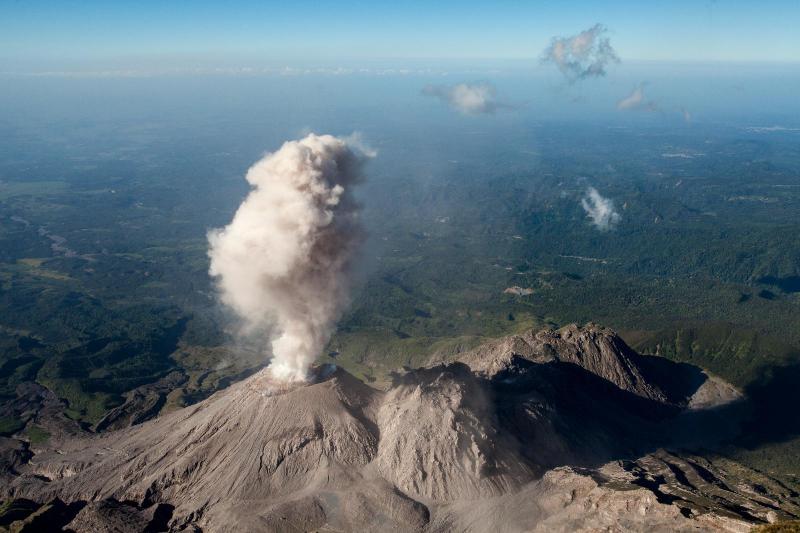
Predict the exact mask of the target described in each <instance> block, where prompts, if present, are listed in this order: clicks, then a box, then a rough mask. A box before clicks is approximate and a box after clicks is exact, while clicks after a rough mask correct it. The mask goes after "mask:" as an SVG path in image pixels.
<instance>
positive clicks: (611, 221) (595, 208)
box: [581, 187, 622, 231]
mask: <svg viewBox="0 0 800 533" xmlns="http://www.w3.org/2000/svg"><path fill="white" fill-rule="evenodd" d="M581 206H583V210H584V211H586V216H588V217H589V218H590V219H591V220H592V224H594V226H595V227H596V228H597V229H599V230H600V231H610V230H613V229H614V228H615V227H616V226H617V224H619V221H620V220H622V216H620V214H619V213H617V211H616V209H615V208H614V201H613V200H611V199H610V198H605V197H603V196H602V195H601V194H600V193H599V192H597V189H595V188H594V187H589V188H588V189H586V196H585V197H583V198H582V199H581Z"/></svg>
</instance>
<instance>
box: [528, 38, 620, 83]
mask: <svg viewBox="0 0 800 533" xmlns="http://www.w3.org/2000/svg"><path fill="white" fill-rule="evenodd" d="M607 32H608V29H607V28H606V27H605V26H603V25H602V24H595V25H594V26H592V27H591V28H589V29H587V30H583V31H582V32H580V33H579V34H577V35H572V36H570V37H553V40H552V41H551V42H550V46H548V47H547V48H546V49H545V51H544V53H543V55H542V62H543V63H553V64H554V65H555V66H556V67H558V70H560V71H561V73H562V74H563V75H564V77H566V78H567V81H568V82H569V83H574V82H576V81H579V80H583V79H586V78H597V77H600V76H605V75H606V67H607V66H608V65H609V64H612V63H619V57H618V56H617V53H616V52H615V51H614V48H613V47H612V46H611V41H610V40H609V38H608V37H606V36H605V34H606V33H607Z"/></svg>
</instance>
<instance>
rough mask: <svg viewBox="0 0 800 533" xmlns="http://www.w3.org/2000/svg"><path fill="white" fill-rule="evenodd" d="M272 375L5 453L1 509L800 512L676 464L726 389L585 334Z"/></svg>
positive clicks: (715, 421)
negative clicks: (380, 367) (357, 370)
mask: <svg viewBox="0 0 800 533" xmlns="http://www.w3.org/2000/svg"><path fill="white" fill-rule="evenodd" d="M268 372H269V371H268V370H267V369H265V370H264V371H262V372H260V373H258V374H255V375H253V376H251V377H250V378H248V379H246V380H244V381H241V382H239V383H236V384H234V385H232V386H230V387H229V388H227V389H225V390H222V391H220V392H218V393H216V394H214V395H213V396H212V397H210V398H208V399H207V400H205V401H203V402H200V403H198V404H196V405H193V406H190V407H187V408H184V409H181V410H179V411H176V412H172V413H170V414H167V415H164V416H162V417H160V418H157V419H155V420H151V421H148V422H145V423H142V424H140V425H136V426H133V427H130V428H128V429H123V430H119V431H116V432H110V433H107V434H103V435H97V436H89V437H82V438H63V439H61V442H60V443H55V442H54V443H53V445H52V446H50V447H48V448H41V449H39V448H33V449H30V450H25V453H20V454H19V455H18V456H17V458H16V460H15V461H11V460H9V459H8V457H9V454H8V453H7V454H6V465H5V467H6V473H5V474H4V484H3V485H4V487H5V490H4V492H5V493H6V494H5V495H6V496H7V497H11V498H16V500H15V501H16V502H38V504H47V505H45V506H44V507H42V508H40V509H39V510H38V511H36V513H33V514H29V516H28V517H27V518H25V517H24V513H23V517H22V521H20V522H17V523H16V527H24V526H25V524H26V522H25V520H27V521H28V522H27V523H28V525H30V524H31V522H32V523H34V524H35V523H36V520H40V522H39V523H40V524H41V523H42V522H41V520H45V518H46V519H47V520H50V521H51V522H50V523H52V524H57V525H59V526H65V527H66V528H67V529H69V530H73V531H141V530H148V531H155V530H170V531H201V530H202V531H353V530H357V529H358V530H368V531H391V530H395V531H430V532H434V531H437V532H438V531H486V530H487V529H497V530H500V531H597V530H601V529H604V528H607V527H612V528H613V527H617V528H619V529H622V530H631V529H634V530H649V531H698V530H699V531H745V530H748V529H749V527H750V525H751V524H754V523H767V522H771V521H775V520H777V519H780V518H791V517H793V516H796V515H798V514H800V506H798V504H800V501H798V496H797V494H795V493H793V492H792V491H791V490H789V489H788V488H786V487H785V486H783V485H782V484H781V483H780V482H778V481H776V480H774V479H771V478H769V477H768V476H765V475H763V474H761V473H758V472H755V471H752V470H749V469H747V468H744V467H743V466H741V465H738V464H736V463H733V462H731V461H728V460H725V459H722V458H716V456H713V455H709V454H705V455H704V457H703V458H701V457H700V456H698V455H695V454H693V453H690V452H686V451H681V450H685V449H691V448H692V447H696V446H700V445H702V446H710V445H712V444H713V442H714V441H716V440H720V439H722V438H724V437H725V436H726V435H730V434H732V433H733V432H735V431H736V430H737V422H736V421H737V420H738V418H739V417H740V416H741V415H742V414H743V411H744V406H743V405H744V401H743V398H742V396H741V395H740V394H739V393H738V392H737V391H736V390H735V389H734V388H733V387H731V386H729V385H727V384H726V383H724V382H722V381H721V380H719V379H716V378H712V377H709V376H708V375H706V374H705V373H703V372H702V371H700V370H699V369H697V368H694V367H689V366H688V365H677V364H673V363H670V362H668V361H666V360H663V359H661V358H655V357H649V356H641V355H639V354H637V353H635V352H634V351H633V350H631V349H630V348H629V347H628V346H627V345H626V344H625V343H624V342H623V341H622V340H621V339H620V338H619V337H618V336H616V335H615V334H614V333H613V332H612V331H610V330H607V329H604V328H601V327H598V326H595V325H592V324H590V325H587V326H586V327H583V328H579V327H576V326H568V327H566V328H562V329H560V330H545V331H540V332H534V331H531V332H528V333H526V334H523V335H518V336H512V337H507V338H504V339H501V340H498V341H494V342H491V343H488V344H486V345H483V346H481V347H479V348H478V349H475V350H473V351H470V352H465V353H462V354H459V355H458V356H457V357H455V358H454V359H453V360H449V361H432V362H431V364H430V366H428V367H425V368H419V369H416V370H411V371H407V372H405V373H402V374H396V375H395V376H394V379H393V383H392V384H391V386H389V387H388V388H387V389H386V390H377V389H375V388H372V387H370V386H368V385H366V384H364V383H362V382H361V381H359V380H358V379H356V378H354V377H353V376H352V375H350V374H349V373H347V372H346V371H344V370H343V369H336V368H335V367H332V366H330V365H329V366H322V367H317V368H316V370H315V372H316V374H315V377H314V378H313V380H312V381H310V382H309V383H307V384H306V383H298V382H296V383H292V384H289V385H283V386H281V387H275V386H274V382H273V380H272V378H271V377H270V376H269V373H268ZM709 457H711V459H709ZM20 505H21V504H20ZM35 508H36V505H32V506H31V509H35ZM37 513H38V514H37ZM48 513H49V514H48ZM42 516H45V518H42Z"/></svg>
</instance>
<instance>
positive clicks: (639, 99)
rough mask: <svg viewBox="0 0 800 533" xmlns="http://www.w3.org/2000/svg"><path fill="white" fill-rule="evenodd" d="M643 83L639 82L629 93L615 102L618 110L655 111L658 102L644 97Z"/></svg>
mask: <svg viewBox="0 0 800 533" xmlns="http://www.w3.org/2000/svg"><path fill="white" fill-rule="evenodd" d="M644 85H645V84H644V83H640V84H639V85H638V86H637V87H636V88H635V89H634V90H633V92H632V93H631V94H629V95H628V96H626V97H625V98H623V99H622V100H620V101H619V102H617V109H618V110H620V111H624V110H630V111H657V110H658V104H656V102H655V101H653V100H647V99H645V95H644Z"/></svg>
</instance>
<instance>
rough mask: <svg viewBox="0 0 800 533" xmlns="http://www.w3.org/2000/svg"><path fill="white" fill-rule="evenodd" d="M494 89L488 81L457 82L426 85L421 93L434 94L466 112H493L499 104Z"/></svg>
mask: <svg viewBox="0 0 800 533" xmlns="http://www.w3.org/2000/svg"><path fill="white" fill-rule="evenodd" d="M496 93H497V91H496V89H495V88H494V86H493V85H491V84H490V83H459V84H458V85H428V86H426V87H425V88H424V89H422V94H424V95H426V96H434V97H436V98H438V99H440V100H441V101H443V102H446V103H447V104H449V105H450V106H452V107H453V108H455V109H457V110H458V111H461V112H462V113H467V114H480V113H494V112H495V111H497V109H498V108H499V107H501V104H499V103H498V102H497V99H496Z"/></svg>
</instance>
